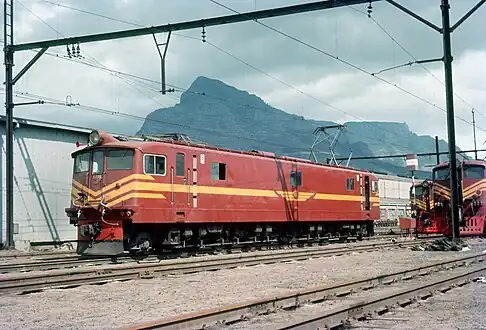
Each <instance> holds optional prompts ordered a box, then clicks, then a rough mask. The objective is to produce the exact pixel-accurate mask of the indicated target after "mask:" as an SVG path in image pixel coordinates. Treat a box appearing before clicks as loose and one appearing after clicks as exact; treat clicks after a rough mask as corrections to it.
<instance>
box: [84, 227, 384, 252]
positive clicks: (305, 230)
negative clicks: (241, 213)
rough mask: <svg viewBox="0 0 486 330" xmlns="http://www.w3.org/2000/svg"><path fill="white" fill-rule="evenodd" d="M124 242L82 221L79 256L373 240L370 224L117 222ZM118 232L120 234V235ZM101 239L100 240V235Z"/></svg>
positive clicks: (102, 229)
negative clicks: (335, 240)
mask: <svg viewBox="0 0 486 330" xmlns="http://www.w3.org/2000/svg"><path fill="white" fill-rule="evenodd" d="M119 224H120V227H121V228H119V229H122V230H123V240H121V239H119V240H113V239H110V238H109V235H106V231H107V230H109V229H110V228H109V227H110V225H108V224H106V223H102V221H101V220H80V221H78V223H77V225H78V227H79V229H78V234H79V235H78V236H79V238H80V240H79V241H78V248H77V252H78V253H79V254H83V255H103V256H116V255H120V254H123V253H124V252H127V251H129V252H133V253H143V254H145V253H154V254H159V253H163V252H164V253H165V252H170V251H180V250H193V251H197V250H198V249H204V248H214V249H218V248H229V247H236V246H242V247H244V246H246V247H251V246H262V245H267V246H271V245H295V244H299V243H318V242H323V241H326V240H329V239H336V238H344V237H346V238H350V237H354V238H356V239H358V240H359V239H361V238H362V237H364V236H372V235H373V234H374V232H373V230H374V226H373V221H372V220H361V221H359V220H358V221H348V222H343V221H342V220H339V221H337V220H336V221H335V222H334V221H329V220H328V221H292V222H261V223H257V222H251V223H250V222H238V223H213V224H208V223H201V224H199V223H156V224H154V223H132V222H131V221H129V220H128V221H126V220H125V221H120V222H119ZM119 229H118V230H119ZM103 234H104V236H103V237H101V235H103Z"/></svg>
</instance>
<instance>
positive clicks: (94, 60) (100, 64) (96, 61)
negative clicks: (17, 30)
mask: <svg viewBox="0 0 486 330" xmlns="http://www.w3.org/2000/svg"><path fill="white" fill-rule="evenodd" d="M15 1H16V2H18V3H19V4H20V5H21V6H22V7H23V8H24V9H25V10H27V11H28V12H30V14H32V15H33V16H34V17H36V18H37V19H38V20H39V21H41V22H42V23H44V24H45V25H46V26H48V27H49V28H50V29H51V30H52V31H54V32H56V33H57V34H58V35H60V36H62V37H65V36H64V35H63V34H62V33H61V32H60V31H59V30H57V29H56V28H54V27H53V26H52V25H50V24H49V23H48V22H46V21H45V20H44V19H42V18H41V17H40V16H39V15H37V14H36V13H34V12H33V11H32V10H31V9H30V8H29V7H27V6H26V5H24V4H23V3H22V2H21V1H20V0H15ZM83 52H84V53H85V54H86V55H88V58H91V60H92V61H93V62H95V63H97V64H98V65H99V66H101V67H104V68H105V69H108V68H107V67H106V66H105V65H103V64H102V63H100V62H99V61H98V60H97V59H96V58H94V57H93V56H90V55H89V54H87V53H86V52H85V51H83ZM117 78H119V79H121V80H123V81H125V82H126V83H127V84H128V85H129V86H130V87H132V88H133V89H135V90H136V91H137V92H139V93H140V94H142V95H144V96H145V97H147V98H149V99H150V100H152V101H153V102H154V103H157V104H159V105H161V106H165V104H163V103H161V102H160V101H158V100H156V99H155V98H153V97H151V96H149V95H147V94H145V93H143V92H142V91H140V90H139V89H137V88H136V87H135V86H133V85H132V84H130V83H129V82H127V80H126V79H124V78H122V77H118V76H117Z"/></svg>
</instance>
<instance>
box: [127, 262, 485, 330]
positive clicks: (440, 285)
mask: <svg viewBox="0 0 486 330" xmlns="http://www.w3.org/2000/svg"><path fill="white" fill-rule="evenodd" d="M485 258H486V255H485V254H477V255H473V256H467V257H462V258H457V259H454V260H450V261H444V262H439V263H434V264H431V265H428V266H423V267H417V268H413V269H408V270H405V271H400V272H394V273H390V274H386V275H381V276H377V277H372V278H367V279H362V280H357V281H351V282H344V283H340V284H337V285H330V286H324V287H318V288H313V289H308V290H303V291H298V292H294V293H291V294H287V295H282V296H277V297H269V298H267V299H258V300H255V301H250V302H245V303H241V304H237V305H229V306H225V307H221V308H214V309H210V310H206V311H202V312H197V313H190V314H185V315H179V316H176V317H173V318H168V319H164V320H159V321H153V322H147V323H143V324H138V325H134V326H130V327H126V328H123V329H127V330H128V329H130V330H135V329H137V330H142V329H143V330H147V329H164V330H173V329H203V328H208V327H209V328H210V327H211V326H212V325H217V326H218V328H224V326H227V325H232V324H234V323H238V322H244V321H247V320H249V319H251V318H253V317H259V316H264V315H268V314H271V313H276V312H279V311H295V310H297V309H298V308H299V307H302V306H304V305H305V304H319V303H322V302H324V301H326V300H327V299H329V298H336V299H343V297H346V296H349V295H351V294H353V293H356V292H359V291H368V290H371V289H374V288H378V287H383V286H385V285H390V284H393V283H397V282H406V281H409V280H411V279H415V278H420V277H422V280H421V281H419V284H416V285H413V286H409V287H406V288H404V289H401V290H398V291H394V292H392V293H387V294H381V295H378V296H374V297H372V298H366V299H365V300H362V301H358V302H354V303H351V304H348V305H346V306H344V307H338V308H336V309H332V310H326V311H324V312H322V313H315V312H313V313H312V314H313V316H312V317H310V318H307V319H305V320H303V321H300V322H296V323H293V324H290V325H287V326H284V327H281V328H280V329H282V330H283V329H285V330H287V329H295V330H296V329H299V330H300V329H337V328H340V327H342V326H349V325H352V323H355V322H359V321H364V320H367V319H376V317H377V315H382V314H385V313H387V312H388V311H390V310H391V309H393V307H399V306H400V307H405V306H407V305H409V304H411V303H413V302H414V301H415V300H417V299H427V298H429V297H430V296H431V295H433V293H434V291H439V292H447V291H448V290H450V289H451V288H452V287H454V286H457V285H459V286H461V285H464V284H467V283H468V281H471V280H473V281H474V280H475V279H477V278H478V277H479V275H482V274H484V273H486V264H485V262H484V261H485ZM457 269H459V270H460V272H457V271H456V270H457ZM444 270H447V271H448V272H447V274H445V275H442V276H439V277H438V278H431V279H429V280H424V279H423V277H426V276H429V275H435V273H438V272H440V271H444ZM451 270H454V272H453V274H450V273H449V272H450V271H451ZM461 270H462V271H461ZM432 277H434V276H432ZM316 314H318V315H316ZM378 317H379V316H378ZM378 319H379V318H378Z"/></svg>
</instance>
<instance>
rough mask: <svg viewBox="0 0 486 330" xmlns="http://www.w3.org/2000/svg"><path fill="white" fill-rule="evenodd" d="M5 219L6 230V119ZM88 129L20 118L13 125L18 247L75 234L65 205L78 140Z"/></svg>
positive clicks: (2, 214)
mask: <svg viewBox="0 0 486 330" xmlns="http://www.w3.org/2000/svg"><path fill="white" fill-rule="evenodd" d="M0 130H1V133H2V135H1V139H2V140H1V141H0V142H1V145H2V153H1V162H0V163H1V167H2V169H1V170H2V181H1V184H2V186H1V190H2V195H1V205H2V209H1V211H0V212H1V213H0V214H1V221H2V225H1V226H2V237H3V239H2V241H3V242H5V231H6V228H5V227H6V222H5V221H6V219H5V216H6V205H5V201H6V196H5V194H6V175H5V174H6V171H5V144H6V141H5V126H4V125H1V129H0ZM87 136H88V134H87V133H82V132H76V131H67V130H60V129H55V128H47V127H38V126H30V125H26V124H22V123H20V125H19V126H18V127H17V128H16V129H15V131H14V174H15V177H14V228H15V232H14V240H15V245H16V248H19V249H24V248H28V246H29V243H30V242H40V241H58V240H74V239H76V230H75V228H74V226H72V225H70V224H69V219H68V218H67V217H66V215H65V212H64V208H66V207H68V206H69V204H70V195H71V179H72V169H73V161H72V158H71V153H72V152H73V151H74V150H75V149H76V145H75V144H76V141H80V142H84V141H86V140H87Z"/></svg>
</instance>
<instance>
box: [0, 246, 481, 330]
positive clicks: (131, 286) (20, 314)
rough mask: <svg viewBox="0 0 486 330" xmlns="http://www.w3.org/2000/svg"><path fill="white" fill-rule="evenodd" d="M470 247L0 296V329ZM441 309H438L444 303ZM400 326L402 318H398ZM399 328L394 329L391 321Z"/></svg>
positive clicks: (342, 276)
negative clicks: (394, 326)
mask: <svg viewBox="0 0 486 330" xmlns="http://www.w3.org/2000/svg"><path fill="white" fill-rule="evenodd" d="M470 244H471V247H472V250H471V251H468V252H422V251H420V252H417V251H411V250H409V249H402V250H389V251H377V252H371V253H363V254H353V255H347V256H339V257H328V258H318V259H312V260H305V261H299V262H289V263H282V264H273V265H258V266H253V267H242V268H236V269H227V270H221V271H216V272H203V273H196V274H187V275H181V276H173V277H162V278H154V279H146V280H137V281H129V282H113V283H109V284H105V285H100V286H83V287H78V288H74V289H65V290H49V291H45V292H41V293H35V294H30V295H24V296H18V295H4V296H2V297H0V315H2V318H1V319H0V329H61V328H62V329H113V328H117V327H121V326H128V325H131V324H133V323H139V322H145V321H152V320H155V319H160V318H166V317H170V316H174V315H180V314H183V313H187V312H193V311H198V310H201V309H207V308H213V307H217V306H221V305H226V304H232V303H240V302H242V301H244V300H251V299H254V298H262V297H267V296H271V295H277V294H282V293H288V292H291V291H293V290H296V289H304V288H309V287H313V286H319V285H326V284H332V283H336V282H342V281H348V280H352V279H358V278H364V277H371V276H377V275H379V274H385V273H389V272H391V271H398V270H403V269H408V268H412V267H416V266H420V265H426V264H429V263H432V262H434V261H441V260H449V259H453V258H458V257H460V256H464V255H470V254H473V253H474V252H481V251H483V250H485V249H486V242H483V241H481V240H473V241H470ZM484 285H486V284H484ZM442 311H444V310H442ZM399 326H400V327H401V328H400V329H404V328H403V324H400V325H399ZM397 329H398V328H397Z"/></svg>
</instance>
